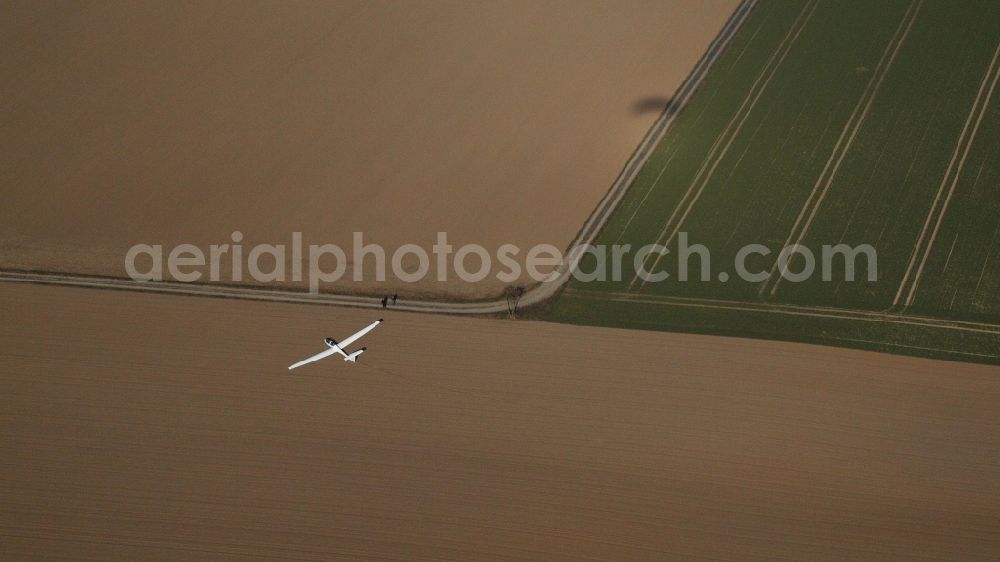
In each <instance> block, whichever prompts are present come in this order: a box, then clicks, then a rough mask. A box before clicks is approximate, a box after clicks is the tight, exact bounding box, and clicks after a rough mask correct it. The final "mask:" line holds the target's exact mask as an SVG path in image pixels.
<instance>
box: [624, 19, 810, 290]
mask: <svg viewBox="0 0 1000 562" xmlns="http://www.w3.org/2000/svg"><path fill="white" fill-rule="evenodd" d="M817 6H819V0H815V1H813V2H811V3H806V4H805V5H803V6H802V11H801V12H799V15H798V16H797V17H796V18H795V21H793V22H792V25H791V26H790V27H789V29H788V33H786V34H785V36H784V38H782V40H781V42H780V43H778V46H777V47H776V48H775V50H774V52H773V53H771V56H770V57H769V58H768V59H767V62H766V63H765V64H764V67H763V68H762V69H761V71H760V73H759V74H758V75H757V78H756V79H755V80H754V82H753V84H752V85H751V86H750V90H749V91H748V92H747V94H746V96H744V98H743V101H742V103H741V104H740V106H739V107H738V108H737V109H736V111H735V112H734V113H733V116H732V118H730V120H729V123H727V124H726V128H725V129H723V130H722V131H721V132H720V133H719V136H718V137H717V138H716V139H715V142H714V143H713V144H712V147H711V148H710V149H709V152H708V154H707V155H706V156H705V160H703V161H702V164H701V166H700V167H699V169H698V172H697V173H696V174H695V177H694V179H692V180H691V183H690V184H689V185H688V188H687V191H685V192H684V196H683V197H682V198H681V199H680V200H679V201H678V202H677V205H676V206H675V207H674V210H673V212H671V214H670V216H669V217H668V218H667V222H666V223H664V225H663V228H662V229H661V230H660V232H659V234H657V235H656V239H655V243H657V244H659V243H660V241H661V240H662V239H663V236H664V235H665V234H666V233H667V231H668V230H670V226H671V225H672V224H673V222H674V219H675V218H676V217H677V213H678V212H680V210H681V209H682V208H683V209H684V213H683V214H682V215H681V217H680V219H679V220H678V222H677V226H676V228H674V230H673V231H672V232H671V233H670V236H669V237H668V238H667V239H666V240H665V241H664V242H663V245H666V244H669V243H670V240H672V239H673V237H674V236H676V234H677V231H678V230H679V229H680V227H681V225H683V224H684V219H686V218H687V216H688V214H689V213H690V212H691V209H692V208H694V205H695V203H697V202H698V199H699V198H700V197H701V193H702V192H703V191H704V189H705V186H706V185H707V184H708V182H709V181H710V180H711V179H712V176H713V175H714V174H715V170H716V168H717V167H718V166H719V164H720V163H721V162H722V159H723V158H724V157H725V156H726V153H728V152H729V147H730V146H732V144H733V141H734V140H735V139H736V137H737V135H739V132H740V131H741V130H742V129H743V125H744V123H746V120H747V119H748V118H749V117H750V113H751V112H752V111H753V108H754V107H755V106H756V105H757V101H758V100H760V97H761V96H762V95H763V93H764V91H765V90H767V85H768V84H769V83H770V82H771V79H773V78H774V75H775V74H776V73H777V71H778V68H779V67H780V66H781V63H782V62H783V61H784V60H785V57H786V56H787V55H788V53H789V52H790V51H791V48H792V45H793V44H794V43H795V41H796V40H797V39H798V37H799V34H801V33H802V30H803V29H805V26H806V24H807V23H808V22H809V19H810V18H811V17H812V14H813V13H814V12H815V11H816V7H817ZM779 55H780V56H779ZM775 60H777V62H775ZM765 76H766V79H765ZM761 80H764V81H763V83H761ZM737 121H738V123H737ZM734 124H736V128H735V129H733V125H734ZM724 141H725V147H724V148H723V149H722V152H717V151H718V150H719V147H720V146H721V145H722V143H723V142H724ZM710 165H711V166H710ZM706 171H707V175H706ZM699 184H700V185H699ZM695 186H699V187H698V189H697V191H695ZM692 193H694V196H693V197H692ZM689 198H690V199H689ZM662 257H663V256H662V255H660V256H657V257H656V258H655V259H654V261H653V264H652V266H651V267H650V268H649V269H647V271H651V270H653V269H655V268H656V266H657V265H659V263H660V260H661V259H662ZM648 260H649V257H648V256H647V257H646V259H645V260H644V261H643V269H645V265H646V263H648ZM638 280H639V272H638V271H637V272H636V274H635V276H634V277H632V281H631V282H629V290H632V289H633V288H634V287H635V283H636V281H638ZM645 285H646V280H645V279H643V281H642V283H640V284H639V289H640V290H642V287H644V286H645Z"/></svg>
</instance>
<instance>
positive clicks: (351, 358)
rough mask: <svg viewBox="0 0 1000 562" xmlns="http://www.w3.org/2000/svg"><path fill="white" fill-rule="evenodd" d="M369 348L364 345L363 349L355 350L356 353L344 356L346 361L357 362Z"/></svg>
mask: <svg viewBox="0 0 1000 562" xmlns="http://www.w3.org/2000/svg"><path fill="white" fill-rule="evenodd" d="M366 349H368V348H367V347H362V348H361V349H359V350H357V351H355V352H354V353H352V354H350V355H348V356H347V357H344V361H350V362H351V363H357V361H358V357H359V356H360V355H361V354H362V353H364V352H365V350H366Z"/></svg>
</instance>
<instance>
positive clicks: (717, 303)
mask: <svg viewBox="0 0 1000 562" xmlns="http://www.w3.org/2000/svg"><path fill="white" fill-rule="evenodd" d="M568 294H574V295H580V296H582V297H583V298H587V297H588V296H593V297H594V298H599V299H600V300H603V301H612V302H634V303H642V304H659V305H664V306H680V307H689V308H710V309H719V310H736V311H741V312H764V313H773V314H785V315H791V316H806V317H812V318H834V319H838V320H860V321H864V322H889V323H892V324H904V325H912V326H920V327H925V328H944V329H949V330H957V331H962V332H974V333H983V334H996V335H1000V325H997V324H988V323H977V322H967V321H962V320H956V321H952V320H945V319H938V318H929V317H922V316H905V315H902V314H889V313H884V312H873V311H855V310H848V309H837V308H827V307H809V306H801V305H782V304H771V303H751V302H744V301H731V300H721V299H698V298H678V297H667V296H658V295H639V294H635V293H621V292H619V293H607V292H603V291H579V290H573V291H572V292H570V293H568Z"/></svg>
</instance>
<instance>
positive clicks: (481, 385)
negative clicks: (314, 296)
mask: <svg viewBox="0 0 1000 562" xmlns="http://www.w3.org/2000/svg"><path fill="white" fill-rule="evenodd" d="M0 318H3V322H2V323H0V330H2V332H0V342H2V343H0V382H2V384H3V387H4V392H3V394H2V395H0V401H2V406H0V416H2V419H3V431H2V432H0V465H2V468H0V483H2V486H3V501H2V508H0V558H5V559H16V560H31V559H38V560H55V559H60V558H62V557H68V558H95V559H102V560H113V559H123V560H137V559H142V560H154V559H178V558H180V559H186V560H194V559H210V560H218V559H223V558H233V557H254V558H258V559H259V558H271V559H285V560H296V559H343V560H361V559H407V560H419V559H442V558H444V559H464V560H489V559H573V560H641V559H649V560H662V559H665V558H686V559H692V558H729V559H733V558H738V559H755V558H766V559H775V558H782V557H794V558H799V559H810V560H817V559H839V560H842V559H882V560H888V559H906V560H919V559H945V558H947V559H964V560H970V559H989V558H992V557H995V554H996V553H997V552H998V551H1000V536H998V535H997V534H996V529H997V528H1000V485H998V481H997V478H996V467H997V466H998V465H1000V431H998V429H1000V413H998V411H997V408H996V404H997V403H998V401H1000V369H997V368H996V367H988V366H980V365H968V364H960V363H947V362H940V361H931V360H922V359H914V358H908V357H897V356H891V355H884V354H876V353H868V352H860V351H851V350H844V349H833V348H826V347H816V346H809V345H798V344H789V343H780V342H770V341H753V340H741V339H730V338H718V337H704V336H693V335H681V334H666V333H653V332H630V331H622V330H611V329H597V328H586V327H574V326H565V325H554V324H546V323H538V322H512V321H496V320H482V319H469V318H459V317H446V316H432V315H418V314H408V313H400V312H393V311H391V310H390V311H388V312H387V313H386V315H385V318H386V322H385V323H384V324H383V325H382V326H380V327H379V328H378V329H377V330H375V331H374V332H372V333H371V334H370V335H369V336H367V337H366V338H365V341H364V342H363V343H364V345H367V347H368V352H367V353H366V354H365V355H363V356H362V358H361V363H360V364H358V365H349V364H346V363H344V362H342V361H336V360H329V361H325V362H322V363H317V364H314V365H310V366H308V367H303V368H302V369H298V370H296V371H293V372H291V373H289V371H287V370H286V368H287V366H288V365H289V364H291V363H292V362H294V361H297V360H299V359H301V358H304V357H306V356H308V355H311V354H313V353H315V352H317V351H319V350H321V349H322V348H323V342H322V338H323V337H324V336H332V337H335V338H343V337H344V336H346V335H348V334H349V333H351V332H353V331H354V330H356V329H357V328H358V327H360V326H362V325H364V324H365V323H367V322H369V321H371V320H372V319H373V313H372V312H370V311H363V310H352V309H342V308H329V307H315V306H302V305H290V304H276V303H253V302H246V301H231V300H224V299H210V298H196V297H178V296H166V295H141V294H131V293H123V292H116V291H103V290H89V289H73V288H62V287H41V286H31V285H16V284H0Z"/></svg>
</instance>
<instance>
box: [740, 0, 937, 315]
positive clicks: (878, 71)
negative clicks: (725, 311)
mask: <svg viewBox="0 0 1000 562" xmlns="http://www.w3.org/2000/svg"><path fill="white" fill-rule="evenodd" d="M920 4H921V2H919V1H914V2H912V3H911V4H910V7H909V8H908V9H907V11H906V13H905V14H904V15H903V19H902V20H901V21H900V22H899V27H897V28H896V34H895V35H893V36H892V39H890V40H889V43H888V44H887V45H886V46H885V51H883V53H882V58H880V59H879V61H878V66H876V67H875V71H874V72H872V77H871V79H870V80H869V81H868V85H867V86H866V88H865V91H864V92H863V93H862V94H861V97H860V98H859V99H858V103H857V105H855V106H854V111H852V112H851V116H850V117H849V118H848V119H847V123H845V124H844V128H843V130H842V131H841V132H840V137H839V138H837V144H835V145H834V147H833V151H832V152H831V153H830V157H829V158H828V159H827V161H826V164H824V165H823V171H822V172H821V173H820V175H819V177H818V178H817V179H816V183H815V184H814V185H813V188H812V191H811V192H810V193H809V197H808V198H807V199H806V202H805V204H804V205H803V206H802V210H800V211H799V215H798V217H796V219H795V224H794V225H792V230H791V232H789V233H788V238H787V239H786V240H785V244H784V246H783V247H787V246H790V245H800V244H802V242H803V240H804V239H805V237H806V235H807V234H808V233H809V228H810V226H812V223H813V220H814V219H815V218H816V213H817V211H819V208H820V206H821V205H822V204H823V200H824V199H825V198H826V195H827V193H828V192H829V191H830V186H831V185H832V184H833V180H834V178H835V177H836V176H837V171H838V170H839V168H840V166H841V164H842V163H843V162H844V157H846V156H847V153H848V151H849V150H850V149H851V145H852V144H853V143H854V139H855V138H857V135H858V131H859V130H861V126H862V125H863V124H864V122H865V118H866V117H867V116H868V113H869V111H870V110H871V107H872V102H873V101H875V96H877V95H878V91H879V87H880V86H881V85H882V82H883V81H884V80H885V77H886V74H888V72H889V69H890V68H891V67H892V63H893V61H895V60H896V55H898V54H899V49H900V47H902V46H903V43H904V42H905V41H906V36H907V35H909V33H910V29H911V28H912V27H913V22H914V21H915V20H916V17H917V13H918V12H919V11H920ZM859 111H860V112H859ZM828 171H829V173H827V172H828ZM821 184H822V185H823V188H822V190H820V185H821ZM817 194H818V196H817ZM807 212H808V214H809V216H808V218H807V219H806V220H805V222H802V220H803V218H805V216H806V213H807ZM800 224H801V229H800V228H799V227H800ZM793 238H794V240H793ZM790 265H791V264H790V263H789V264H785V266H784V267H783V268H782V269H783V271H781V272H780V273H781V274H778V273H779V272H778V267H779V264H778V261H777V260H775V262H774V264H773V265H772V266H771V271H770V273H769V274H768V277H767V279H766V280H764V282H763V283H762V284H761V286H760V289H759V290H758V293H757V294H758V295H759V296H761V297H763V296H764V293H765V291H766V292H767V295H768V297H774V295H775V294H776V293H777V292H778V287H779V286H780V285H781V280H782V278H783V275H782V274H785V273H787V272H788V268H789V267H790ZM769 285H770V290H767V289H768V286H769Z"/></svg>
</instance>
